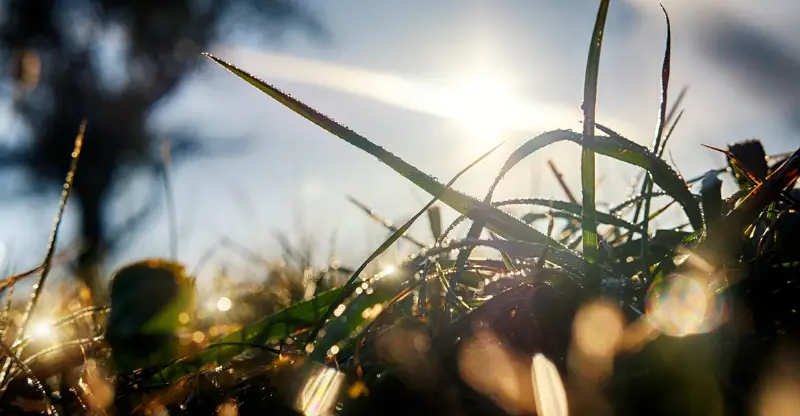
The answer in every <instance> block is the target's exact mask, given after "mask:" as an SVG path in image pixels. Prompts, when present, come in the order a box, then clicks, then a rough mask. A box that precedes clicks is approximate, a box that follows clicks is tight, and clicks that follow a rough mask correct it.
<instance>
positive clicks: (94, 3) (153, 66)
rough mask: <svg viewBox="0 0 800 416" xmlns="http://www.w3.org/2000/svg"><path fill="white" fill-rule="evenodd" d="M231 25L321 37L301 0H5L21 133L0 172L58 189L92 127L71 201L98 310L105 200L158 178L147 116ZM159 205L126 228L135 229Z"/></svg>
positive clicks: (188, 144) (175, 152)
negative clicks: (24, 174)
mask: <svg viewBox="0 0 800 416" xmlns="http://www.w3.org/2000/svg"><path fill="white" fill-rule="evenodd" d="M234 26H235V27H236V28H237V29H240V28H242V27H249V28H252V30H253V31H254V32H258V34H262V35H264V36H266V37H270V38H275V37H278V36H279V35H280V34H282V33H283V32H284V30H286V29H288V28H291V27H298V28H301V29H303V30H304V31H305V32H307V33H309V34H311V35H314V36H315V37H317V39H320V37H321V36H324V35H325V32H324V29H323V28H322V26H321V25H320V24H319V22H318V20H317V19H316V18H315V17H314V16H313V15H312V14H310V13H309V12H308V11H307V10H306V8H305V7H304V6H303V4H301V3H300V1H299V0H298V1H295V0H170V1H168V2H163V1H153V0H60V1H56V0H3V1H2V2H0V59H2V60H3V61H4V65H3V66H2V68H0V71H2V75H0V76H1V77H2V78H0V79H1V80H2V81H4V82H3V83H4V84H5V87H11V89H12V91H13V94H11V97H10V99H11V100H12V102H13V106H12V108H13V111H14V113H15V115H16V116H18V117H17V119H18V120H21V121H22V125H23V126H25V128H24V129H23V131H24V134H23V135H24V136H25V137H24V140H23V141H22V143H23V144H24V145H23V146H21V147H19V148H7V149H4V150H2V153H0V157H2V164H0V165H2V167H3V168H9V167H14V166H17V167H22V168H24V169H26V170H28V171H30V172H32V173H34V174H35V177H36V178H37V180H38V182H37V183H38V184H39V185H37V186H35V187H34V188H35V191H39V192H40V191H41V190H42V189H47V188H46V187H44V186H41V185H52V184H59V185H60V184H61V183H62V181H63V180H64V175H65V173H66V172H67V170H68V168H69V160H70V153H71V152H72V145H73V141H74V138H75V134H76V132H77V130H78V126H79V124H80V122H81V120H82V119H84V118H85V119H87V120H88V121H89V123H88V128H87V132H86V143H85V145H84V151H83V154H82V157H81V162H80V166H79V168H78V174H77V176H76V179H75V183H74V192H75V199H76V200H77V202H78V203H79V204H80V208H81V217H80V231H81V234H82V239H83V245H82V247H83V248H82V253H81V255H80V257H79V259H78V264H77V273H78V276H79V277H80V278H81V279H82V280H83V281H84V282H85V283H86V284H87V286H89V288H90V289H91V290H92V292H93V293H94V295H93V296H94V297H95V301H97V300H98V298H97V297H98V296H100V297H104V295H101V293H103V292H104V290H103V285H101V281H100V279H99V277H98V267H97V266H98V265H100V264H102V260H103V258H104V254H105V253H107V252H108V249H110V248H112V247H113V245H114V244H113V243H114V240H112V237H113V238H116V237H117V236H116V235H113V234H116V233H112V232H110V231H109V230H108V229H107V228H109V227H108V226H107V223H106V222H105V221H104V219H103V210H104V208H105V206H106V204H107V203H108V202H109V201H108V199H109V198H108V195H109V191H110V190H111V189H112V187H113V186H114V185H115V184H116V183H118V182H119V181H120V179H121V178H122V177H124V176H127V174H129V173H131V172H137V171H138V172H140V173H141V172H142V171H143V170H145V169H153V170H152V171H155V172H157V171H158V170H157V169H158V168H159V167H160V166H161V163H160V161H159V156H158V155H159V152H158V151H157V150H158V149H159V142H158V140H156V137H154V136H155V135H154V132H153V131H152V129H151V128H149V126H148V123H147V119H148V116H149V115H150V113H151V112H152V110H153V109H154V107H155V105H156V104H157V103H159V101H160V100H162V99H164V98H165V97H167V96H169V95H170V94H171V93H173V92H175V91H176V90H177V89H178V87H179V86H180V85H181V82H182V81H184V80H185V79H187V76H188V75H190V73H191V72H192V71H193V70H194V69H195V68H196V67H197V66H198V65H197V60H199V59H201V55H200V52H201V51H202V50H204V49H205V48H207V47H208V46H209V45H210V44H211V43H212V42H214V41H216V40H220V39H222V38H224V37H225V35H226V34H228V33H230V31H231V29H233V27H234ZM114 40H116V42H117V45H113V42H114ZM109 45H112V46H109ZM109 53H110V54H111V56H113V58H111V59H108V54H109ZM109 62H110V63H109ZM5 91H8V89H7V88H6V90H5ZM7 96H8V94H7ZM170 145H171V153H172V157H173V160H175V158H178V159H180V158H182V157H183V158H185V157H187V156H192V155H198V154H202V153H210V150H209V146H208V143H203V142H201V141H199V140H197V139H196V138H177V139H176V138H175V137H170ZM50 189H52V188H50ZM156 194H158V193H156ZM154 202H155V203H154ZM157 202H158V200H157V199H156V200H155V201H150V202H148V203H145V207H144V208H143V209H142V210H141V211H140V212H139V213H138V214H137V215H134V216H133V217H132V219H131V220H130V221H128V222H126V223H127V224H130V225H132V224H136V223H138V222H139V221H138V220H140V219H142V218H143V217H145V216H146V215H147V214H148V213H149V212H150V211H152V207H153V206H154V205H156V203H157ZM128 228H130V227H128ZM123 231H125V230H124V229H123Z"/></svg>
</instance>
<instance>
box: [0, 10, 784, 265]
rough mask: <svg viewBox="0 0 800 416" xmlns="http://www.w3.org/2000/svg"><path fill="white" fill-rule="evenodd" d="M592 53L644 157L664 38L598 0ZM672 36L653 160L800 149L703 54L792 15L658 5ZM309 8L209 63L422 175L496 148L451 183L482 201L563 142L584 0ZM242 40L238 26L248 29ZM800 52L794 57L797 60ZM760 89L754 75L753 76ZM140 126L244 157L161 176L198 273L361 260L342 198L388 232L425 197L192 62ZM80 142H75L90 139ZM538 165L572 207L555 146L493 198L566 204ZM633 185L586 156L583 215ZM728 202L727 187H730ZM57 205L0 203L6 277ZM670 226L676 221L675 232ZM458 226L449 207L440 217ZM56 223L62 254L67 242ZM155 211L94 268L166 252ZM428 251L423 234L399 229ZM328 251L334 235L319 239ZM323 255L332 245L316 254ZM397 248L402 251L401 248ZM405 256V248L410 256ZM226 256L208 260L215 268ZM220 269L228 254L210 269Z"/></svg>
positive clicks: (71, 233) (617, 120) (776, 109)
mask: <svg viewBox="0 0 800 416" xmlns="http://www.w3.org/2000/svg"><path fill="white" fill-rule="evenodd" d="M611 3H612V4H611V9H610V12H609V16H608V22H607V30H606V33H605V39H604V44H603V50H602V55H601V66H600V78H599V85H600V87H599V97H598V110H597V120H598V121H599V122H601V123H603V124H606V125H608V126H610V127H612V128H614V129H615V130H616V131H618V132H620V133H621V134H623V135H624V136H626V137H628V138H630V139H632V140H634V141H636V142H638V143H640V144H643V145H649V144H650V143H651V142H652V137H653V134H654V130H655V125H656V119H657V112H658V106H659V99H660V66H661V59H662V54H663V48H664V41H665V31H666V26H665V22H664V17H663V14H662V13H661V10H660V8H659V6H658V3H657V2H656V1H650V0H616V1H615V0H612V2H611ZM663 3H664V6H665V7H666V8H667V10H668V12H669V14H670V17H671V23H672V34H673V44H672V58H673V59H672V75H671V88H670V94H672V96H673V97H674V96H675V95H677V93H678V91H679V90H680V88H681V87H683V86H688V87H689V90H688V95H687V97H686V99H685V101H684V108H685V110H686V113H685V115H684V116H683V118H682V120H681V123H680V125H679V127H678V128H677V129H676V131H675V134H674V136H673V138H672V139H671V141H670V144H669V147H668V150H669V152H668V153H669V157H671V158H672V159H673V160H674V162H675V164H676V165H675V167H676V168H677V169H678V170H679V171H680V172H681V173H682V174H684V175H685V176H696V175H698V174H702V173H703V172H705V171H707V170H709V169H712V168H716V167H720V166H721V165H722V164H723V163H724V158H723V157H722V156H721V155H720V154H718V153H715V152H714V151H711V150H709V149H706V148H704V147H702V146H701V144H708V145H713V146H719V147H722V146H724V145H726V144H728V143H730V142H732V141H736V140H740V139H743V138H748V137H754V136H756V137H759V138H761V139H762V141H763V143H764V145H765V147H766V149H767V151H768V153H777V152H785V151H788V150H793V146H794V147H796V146H797V143H798V142H800V141H798V139H797V136H796V132H794V131H793V130H791V128H789V127H788V126H787V124H786V123H785V122H784V118H785V117H784V116H783V113H782V112H781V108H780V106H777V105H776V104H775V102H774V100H770V98H769V97H767V96H765V94H761V93H759V91H755V90H753V88H751V87H750V86H749V85H748V83H746V82H743V80H742V77H741V76H737V73H735V70H732V69H730V68H729V67H726V65H724V64H722V63H721V62H719V61H718V60H715V58H714V55H713V54H712V53H710V52H709V48H708V45H707V44H708V42H705V41H706V40H707V39H708V38H709V33H708V25H707V24H706V23H707V22H708V21H709V20H711V19H717V18H720V17H727V18H730V19H734V20H742V19H746V20H747V22H748V24H751V25H753V26H754V27H758V28H759V30H764V31H766V32H768V33H770V34H771V35H773V36H775V37H778V38H780V39H783V40H786V39H796V38H797V35H800V28H798V27H797V26H796V24H795V22H794V20H793V19H792V18H791V16H797V15H798V14H797V13H798V12H800V10H799V9H800V4H798V5H794V4H793V3H792V2H788V1H781V0H762V1H761V2H758V4H756V2H752V1H745V0H730V1H724V2H723V1H715V0H664V1H663ZM311 7H312V9H313V10H315V12H316V13H317V14H318V16H319V17H320V19H321V21H322V22H323V24H324V25H325V26H326V27H327V28H328V30H329V31H330V33H331V35H332V36H331V38H330V40H329V41H325V42H321V41H317V40H313V39H311V38H309V37H308V36H305V35H303V34H302V33H299V32H289V33H287V34H286V35H285V36H284V37H283V38H282V39H280V40H279V41H275V42H268V43H265V42H263V40H256V37H255V36H253V34H252V32H249V31H247V30H242V31H240V32H239V33H236V34H235V35H234V36H233V37H231V38H230V39H226V40H225V41H224V42H220V43H219V44H218V45H216V46H215V47H214V48H212V50H211V51H210V52H212V53H214V54H216V55H217V56H219V57H221V58H223V59H226V60H228V61H230V62H232V63H234V64H236V65H237V66H239V67H241V68H243V69H246V70H248V71H250V72H252V73H253V74H255V75H258V76H260V77H262V78H264V79H265V80H267V81H268V82H270V83H273V84H275V85H276V86H278V87H279V88H282V89H284V90H285V91H287V92H289V93H291V94H292V95H293V96H295V97H297V98H299V99H301V100H303V101H304V102H306V103H307V104H309V105H311V106H312V107H315V108H317V109H318V110H320V111H321V112H323V113H325V114H328V115H330V116H332V117H333V118H335V119H336V120H338V121H340V122H342V123H343V124H345V125H347V126H349V127H350V128H352V129H353V130H355V131H356V132H358V133H360V134H362V135H363V136H365V137H367V138H369V139H370V140H372V141H373V142H375V143H377V144H380V145H381V146H384V147H385V148H387V149H388V150H390V151H391V152H393V153H395V154H396V155H398V156H400V157H401V158H403V159H404V160H406V161H408V162H409V163H411V164H413V165H415V166H417V167H418V168H420V169H421V170H423V171H425V172H427V173H429V174H431V175H433V176H435V177H438V178H441V179H442V180H443V181H447V180H448V179H449V178H450V177H451V176H452V175H454V174H455V173H456V172H458V171H459V170H460V169H461V168H463V167H464V166H466V165H467V164H469V163H470V162H471V161H472V160H473V159H475V158H477V157H478V156H479V155H480V154H482V153H484V152H485V151H487V150H488V149H490V148H491V147H493V146H494V145H496V144H498V143H500V142H503V143H504V144H503V146H502V147H501V148H500V149H499V150H497V151H496V152H495V153H493V155H492V156H490V157H489V158H488V159H487V160H485V161H484V162H482V163H481V164H480V165H478V166H477V167H476V168H474V169H473V170H472V171H470V172H469V173H468V174H467V175H465V176H464V177H463V178H462V179H460V180H459V181H458V182H457V183H456V185H455V187H456V188H457V189H459V190H462V191H464V192H467V193H469V194H472V195H475V196H478V197H482V195H483V194H484V193H485V192H486V189H487V188H488V186H489V184H490V182H491V179H493V178H494V175H495V174H496V172H497V170H498V169H499V167H500V166H501V165H502V163H503V161H504V160H505V158H506V157H507V156H508V155H509V154H510V153H511V152H512V151H513V150H514V149H515V148H516V147H517V146H519V145H520V144H521V143H523V142H524V141H525V140H527V139H530V138H532V137H534V136H536V135H538V134H540V133H542V132H544V131H547V130H552V129H557V128H572V129H579V128H580V124H579V123H578V121H579V120H580V119H581V113H580V104H581V101H582V94H583V77H584V71H585V64H586V51H587V48H588V45H589V39H590V35H591V31H592V27H593V23H594V19H595V15H596V11H597V9H596V7H597V2H596V1H590V0H536V1H531V0H528V1H524V0H508V1H492V2H489V1H479V0H439V1H436V2H431V1H422V0H406V1H402V2H400V1H396V2H388V1H383V2H365V1H356V0H337V1H336V2H331V1H322V0H316V1H313V2H311ZM249 30H252V28H251V29H249ZM799 55H800V54H799ZM754 75H756V76H757V75H758V74H754ZM153 125H154V127H155V128H157V129H159V130H160V131H163V132H165V134H167V135H168V134H169V132H171V131H180V130H182V129H188V130H189V131H192V132H195V133H196V134H198V135H202V136H204V137H207V138H209V139H212V140H227V139H231V138H238V137H246V138H248V139H250V140H252V142H253V145H252V146H251V148H249V149H248V151H247V152H246V153H244V154H242V155H240V156H226V157H220V158H213V159H203V160H198V161H193V162H187V163H186V164H184V165H183V166H180V167H179V168H176V169H175V170H174V171H173V172H172V174H173V183H172V186H173V189H174V198H175V201H176V209H177V214H178V215H177V216H178V223H177V229H178V230H179V233H178V236H179V253H178V254H179V258H180V260H181V261H183V262H184V263H186V264H187V265H193V264H196V263H197V262H198V261H199V259H200V258H201V257H202V256H203V255H204V253H205V251H206V250H207V249H208V248H209V247H211V246H212V245H214V244H215V242H216V241H218V240H219V239H220V238H222V237H226V238H228V239H230V240H232V241H235V242H236V243H238V244H240V245H243V246H245V247H248V248H249V249H250V250H252V251H254V252H258V253H262V254H263V255H264V257H272V258H274V257H276V256H277V255H278V254H279V252H278V246H277V244H276V240H275V237H274V233H275V232H276V230H283V231H285V232H288V233H289V234H290V235H291V236H294V237H298V236H300V235H303V234H304V233H305V234H309V235H310V236H311V237H312V238H313V239H314V240H315V241H317V242H318V244H319V254H320V256H319V258H318V261H325V260H326V258H327V256H328V253H329V252H331V251H333V252H335V253H336V255H337V256H338V257H339V258H341V259H342V260H343V261H344V262H349V263H351V264H352V263H354V262H357V261H360V260H361V259H363V258H365V257H366V255H367V254H369V252H370V251H372V250H373V249H374V248H375V247H377V245H378V244H380V242H381V241H382V239H384V238H385V237H386V236H387V235H388V234H387V232H386V231H385V230H384V229H383V228H382V227H381V226H379V225H377V224H375V223H373V222H371V221H370V220H369V218H367V217H366V216H365V215H364V214H363V213H362V212H361V211H359V210H358V209H357V208H356V207H354V206H353V205H352V204H350V203H349V202H348V201H347V199H346V196H348V195H349V196H352V197H354V198H356V199H358V200H360V201H361V202H363V203H364V204H366V205H367V206H369V207H371V208H373V209H374V210H375V211H376V212H377V213H379V214H380V215H382V216H384V217H387V218H389V219H391V220H393V221H395V222H403V221H405V219H407V218H408V217H410V216H411V215H412V214H413V213H414V212H416V211H417V210H418V209H419V208H421V207H422V206H423V205H424V204H425V202H427V200H428V199H429V198H430V197H429V196H428V195H427V194H425V193H424V192H422V191H420V190H418V189H415V187H414V185H413V184H411V183H410V182H408V181H407V180H406V179H404V178H402V177H400V176H399V175H398V174H397V173H395V172H394V171H392V170H391V169H389V168H388V167H385V166H383V165H382V164H381V163H380V162H379V161H377V160H376V159H374V158H372V157H371V156H369V155H367V154H365V153H363V152H361V151H360V150H358V149H355V148H353V147H352V146H350V145H349V144H347V143H345V142H343V141H342V140H340V139H338V138H336V137H334V136H332V135H330V134H329V133H326V132H324V131H323V130H321V129H319V128H318V127H316V126H314V125H312V124H311V123H310V122H308V121H306V120H304V119H302V118H301V117H300V116H297V115H295V114H293V113H292V112H291V111H290V110H288V109H286V108H283V107H282V106H281V105H280V104H278V103H276V102H274V101H273V100H272V99H270V98H269V97H267V96H266V95H264V94H262V93H260V92H259V91H257V90H256V89H255V88H253V87H251V86H249V85H247V84H246V83H244V82H243V81H241V80H239V79H237V78H236V77H235V76H233V75H232V74H230V73H228V72H227V71H225V70H223V69H222V68H221V67H219V66H217V65H215V64H213V63H212V62H211V61H203V62H201V64H200V66H199V67H198V70H197V72H196V73H195V74H194V75H193V76H192V78H191V79H190V80H189V81H188V82H186V83H185V85H184V86H183V87H182V88H181V90H180V91H179V92H178V93H177V94H176V95H175V96H174V97H171V98H170V99H169V100H166V101H165V102H164V103H162V107H161V108H160V109H159V111H157V112H156V114H155V116H154V119H153ZM87 143H88V142H87ZM548 159H553V160H554V162H555V163H556V164H557V166H558V167H559V168H560V169H561V170H562V171H563V172H564V173H565V177H566V180H567V182H568V184H569V185H570V186H571V187H572V189H573V192H575V193H576V194H578V195H579V192H580V187H579V178H578V174H579V148H578V147H577V146H576V145H574V144H569V143H564V144H559V145H555V146H552V147H549V148H547V149H545V150H543V151H541V152H539V153H537V154H536V155H535V156H533V157H530V158H529V159H528V160H526V161H525V162H524V163H522V164H521V165H520V166H519V167H517V168H515V171H513V172H512V174H510V175H508V176H507V178H506V180H505V181H504V182H503V184H502V185H501V187H500V188H499V190H498V192H497V194H496V199H497V200H499V199H504V198H509V197H555V198H558V199H564V198H565V197H564V195H563V194H562V192H561V190H560V188H558V187H557V186H556V185H555V182H554V180H553V178H552V175H551V174H550V172H549V171H548V170H547V168H546V163H545V162H546V161H547V160H548ZM636 174H637V170H636V169H635V168H632V167H630V166H627V165H624V164H622V163H621V162H617V161H613V160H609V159H606V158H603V157H600V158H599V159H598V176H599V177H600V178H601V180H602V182H601V183H600V185H599V189H598V201H605V202H615V201H621V200H623V199H624V198H625V195H626V192H627V188H628V186H629V184H630V182H631V181H632V180H633V178H634V177H635V176H636ZM127 186H128V187H127V188H123V189H120V190H119V191H118V195H119V198H118V199H117V200H116V201H115V203H114V206H113V207H112V210H111V215H110V217H111V219H112V220H113V219H114V218H121V217H123V216H124V214H125V213H128V212H131V211H132V210H134V209H135V207H136V206H137V204H138V203H141V202H142V201H143V200H144V199H145V195H146V193H147V191H148V186H147V185H146V181H145V180H144V179H142V180H136V181H134V182H133V183H131V184H128V185H127ZM726 189H727V190H728V191H730V189H731V188H730V187H728V188H726ZM57 199H58V196H57V195H55V194H52V195H48V196H47V197H43V198H39V199H37V200H36V201H35V204H31V201H23V202H19V203H14V202H10V203H7V204H3V206H2V207H0V241H2V242H3V243H4V245H5V249H4V250H5V258H4V260H3V261H4V262H5V263H7V264H8V265H9V267H11V269H12V270H22V269H25V268H28V267H30V266H33V265H34V264H35V263H36V262H37V260H38V259H40V258H41V256H42V255H43V254H44V250H45V246H46V243H47V233H48V231H49V227H50V224H51V222H52V217H53V215H54V213H55V211H56V208H57V203H58V202H57ZM679 215H680V214H679V212H675V213H673V215H672V217H670V218H671V219H672V221H673V222H674V221H680V219H679V218H678V216H679ZM454 216H455V214H454V213H453V212H452V211H449V210H447V212H446V217H445V218H447V219H451V218H454ZM75 218H76V217H75V212H73V211H72V210H70V209H68V212H67V216H66V222H65V224H64V232H63V234H62V245H65V244H68V243H69V242H70V240H71V239H73V238H74V237H75V232H76V227H75ZM166 224H167V216H166V213H165V212H164V210H162V211H160V212H159V214H158V216H157V218H153V219H152V221H150V222H149V223H148V224H147V225H146V227H145V228H143V229H142V230H141V231H140V232H139V233H137V234H136V235H135V236H133V237H132V238H131V239H130V241H129V244H128V245H127V248H126V249H125V250H123V251H121V252H120V253H118V255H116V256H115V257H114V258H113V259H112V261H111V264H110V265H109V268H114V267H117V266H119V265H121V264H124V263H126V262H129V261H132V260H135V259H139V258H142V257H146V256H158V257H163V256H165V255H167V253H168V252H169V239H168V230H169V228H168V227H167V226H166ZM411 233H412V234H413V235H414V236H415V237H417V238H418V239H421V240H426V241H427V240H429V239H430V236H429V231H428V230H427V228H426V225H425V221H424V220H423V221H422V222H421V224H419V225H417V226H415V227H414V228H412V232H411ZM332 236H335V238H332ZM330 241H334V243H333V245H332V247H331V244H330ZM402 248H403V247H401V249H402ZM406 248H407V247H406ZM237 255H238V254H237V253H235V252H228V253H220V254H219V259H220V260H230V259H233V258H234V257H236V256H237ZM226 256H227V257H226Z"/></svg>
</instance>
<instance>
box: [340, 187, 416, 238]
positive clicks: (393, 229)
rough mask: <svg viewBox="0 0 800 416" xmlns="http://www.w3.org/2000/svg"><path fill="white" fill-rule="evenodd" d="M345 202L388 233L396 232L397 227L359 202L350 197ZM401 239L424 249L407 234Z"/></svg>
mask: <svg viewBox="0 0 800 416" xmlns="http://www.w3.org/2000/svg"><path fill="white" fill-rule="evenodd" d="M347 200H348V201H350V202H351V203H352V204H353V205H355V206H357V207H358V208H360V209H361V211H364V213H365V214H367V215H368V216H369V217H370V218H372V219H373V220H375V221H376V222H378V223H380V224H381V225H383V226H384V227H386V229H388V230H389V231H391V232H397V227H395V226H394V225H392V222H391V221H389V220H387V219H386V218H382V217H381V216H379V215H378V214H376V213H375V211H373V210H372V209H370V208H369V207H368V206H366V205H365V204H364V203H362V202H361V201H359V200H357V199H355V198H353V197H352V196H348V197H347ZM402 238H403V239H404V240H406V241H408V242H410V243H411V244H414V245H415V246H417V248H425V244H422V243H421V242H419V240H417V239H416V238H414V237H412V236H410V235H408V234H403V236H402Z"/></svg>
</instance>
